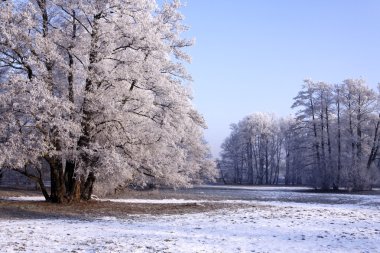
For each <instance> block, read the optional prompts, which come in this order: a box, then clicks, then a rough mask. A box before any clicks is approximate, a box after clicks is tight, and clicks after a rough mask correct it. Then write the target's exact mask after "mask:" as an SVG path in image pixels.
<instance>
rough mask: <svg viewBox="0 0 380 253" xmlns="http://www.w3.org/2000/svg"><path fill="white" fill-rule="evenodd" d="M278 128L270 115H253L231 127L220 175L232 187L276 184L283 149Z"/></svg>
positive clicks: (276, 121) (275, 120) (276, 120)
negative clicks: (223, 175)
mask: <svg viewBox="0 0 380 253" xmlns="http://www.w3.org/2000/svg"><path fill="white" fill-rule="evenodd" d="M280 124H281V123H280V121H279V120H278V119H277V118H275V116H274V115H273V114H268V113H254V114H252V115H249V116H247V117H245V118H244V119H243V120H241V121H240V122H239V123H238V124H236V125H232V126H233V127H232V132H231V134H230V136H229V137H227V138H226V139H225V141H224V143H223V144H222V153H221V160H220V162H219V164H220V168H221V170H222V173H224V174H226V175H227V176H228V175H229V176H228V178H229V179H230V181H231V179H233V180H232V182H233V183H248V184H276V183H278V178H279V172H280V166H281V161H282V145H283V135H282V134H281V131H280V128H281V126H280ZM232 171H233V173H232ZM232 175H233V176H232Z"/></svg>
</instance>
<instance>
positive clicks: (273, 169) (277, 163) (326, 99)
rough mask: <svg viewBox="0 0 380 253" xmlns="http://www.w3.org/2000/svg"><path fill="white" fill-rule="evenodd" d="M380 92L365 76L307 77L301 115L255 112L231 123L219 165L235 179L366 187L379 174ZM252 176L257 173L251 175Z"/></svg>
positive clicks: (298, 100) (299, 98)
mask: <svg viewBox="0 0 380 253" xmlns="http://www.w3.org/2000/svg"><path fill="white" fill-rule="evenodd" d="M378 99H379V94H378V93H377V92H375V91H374V90H372V89H370V88H368V86H366V85H365V83H364V81H363V80H353V79H348V80H345V81H343V82H342V83H341V84H339V85H331V84H327V83H324V82H313V81H311V80H305V82H304V85H303V86H302V90H301V91H300V92H299V93H298V95H297V96H296V97H295V98H294V104H293V105H292V108H295V109H297V112H296V117H294V118H287V119H276V118H275V117H274V116H273V115H269V114H253V115H251V116H248V117H246V118H245V119H243V120H242V121H241V122H239V124H237V125H232V133H231V135H230V136H229V137H228V138H227V139H226V140H225V142H224V143H223V145H222V154H221V160H220V161H219V167H220V168H221V170H222V174H223V173H224V174H225V175H226V178H227V179H228V180H229V181H230V182H233V183H242V182H244V183H250V184H273V183H277V182H278V177H279V175H282V176H283V177H284V181H285V183H286V184H307V185H311V186H314V187H316V188H320V189H325V190H327V189H339V188H340V187H344V188H347V189H352V190H364V189H369V188H371V185H372V184H373V183H374V182H375V181H376V180H378V179H379V176H378V175H379V164H378V162H377V161H378V149H379V134H380V133H379V126H380V118H379V112H380V110H379V104H378ZM252 175H254V177H253V178H255V179H253V180H252Z"/></svg>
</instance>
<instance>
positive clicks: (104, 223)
mask: <svg viewBox="0 0 380 253" xmlns="http://www.w3.org/2000/svg"><path fill="white" fill-rule="evenodd" d="M26 199H30V197H29V198H26ZM115 201H122V200H115ZM128 201H129V202H128ZM186 201H188V200H175V199H168V200H161V201H158V200H135V202H132V200H126V203H151V204H154V203H160V204H162V203H187V202H186ZM191 201H193V200H191ZM225 201H226V202H228V200H225ZM234 201H235V202H234ZM196 202H197V203H198V202H199V201H198V200H197V201H196ZM229 202H230V203H238V202H239V201H238V200H230V201H229ZM244 203H246V204H247V205H246V207H245V208H229V209H222V210H217V211H211V212H207V213H198V214H184V215H161V216H148V215H135V216H131V217H129V218H127V219H117V218H115V217H109V216H107V217H103V218H100V219H96V220H75V219H26V220H17V219H14V220H0V251H1V252H20V251H26V252H380V243H379V242H380V212H379V207H374V206H358V205H356V204H352V205H349V204H344V205H329V204H321V205H317V204H308V203H284V202H274V201H272V202H259V201H244Z"/></svg>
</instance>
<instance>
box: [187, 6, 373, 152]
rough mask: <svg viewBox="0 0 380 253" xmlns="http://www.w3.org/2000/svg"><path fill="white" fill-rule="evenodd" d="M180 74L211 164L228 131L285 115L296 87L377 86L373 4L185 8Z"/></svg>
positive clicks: (295, 92)
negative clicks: (247, 120) (249, 118)
mask: <svg viewBox="0 0 380 253" xmlns="http://www.w3.org/2000/svg"><path fill="white" fill-rule="evenodd" d="M186 5H187V6H186V7H185V8H182V13H183V14H184V15H185V17H186V19H185V23H186V24H187V25H189V26H190V31H189V32H188V33H187V34H186V36H188V37H194V38H195V39H196V44H195V46H194V47H192V48H191V49H190V50H189V52H190V54H191V56H192V58H193V62H192V64H191V65H190V66H189V67H188V70H189V72H190V73H191V74H192V76H193V78H194V83H193V85H192V86H193V89H194V97H195V99H194V104H195V107H196V108H197V109H198V110H199V111H200V113H202V114H203V116H204V117H205V119H206V121H207V124H208V130H206V132H205V137H206V140H207V141H208V142H209V144H210V146H211V149H212V153H213V155H214V157H217V156H218V154H219V151H220V145H221V143H222V142H223V140H224V138H225V137H227V136H228V135H229V133H230V129H229V125H230V124H231V123H236V122H238V121H239V120H240V119H242V118H243V117H244V116H246V115H248V114H250V113H253V112H258V111H263V112H274V113H276V114H278V115H280V116H286V115H288V114H290V113H292V111H291V109H290V106H291V104H292V98H293V97H294V96H295V95H296V94H297V92H298V91H299V90H300V88H301V85H302V80H303V79H305V78H311V79H313V80H315V81H326V82H330V83H338V82H340V81H342V80H343V79H346V78H359V77H362V78H364V79H365V80H367V82H368V85H369V86H370V87H376V84H377V83H378V82H380V69H379V67H380V65H379V61H380V1H379V0H372V1H371V0H286V1H285V0H277V1H276V0H261V1H255V0H187V3H186Z"/></svg>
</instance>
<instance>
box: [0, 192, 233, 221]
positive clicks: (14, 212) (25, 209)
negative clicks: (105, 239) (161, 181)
mask: <svg viewBox="0 0 380 253" xmlns="http://www.w3.org/2000/svg"><path fill="white" fill-rule="evenodd" d="M19 196H41V194H40V193H39V192H37V191H26V190H18V189H1V188H0V219H42V218H73V219H96V218H99V217H104V216H112V217H117V218H128V217H130V216H131V215H137V214H144V215H165V214H186V213H197V212H206V211H211V210H216V209H221V208H228V207H229V206H230V205H228V204H224V203H201V204H199V203H196V202H194V203H181V204H149V203H115V202H110V201H97V200H90V201H83V202H79V203H71V204H53V203H49V202H44V201H12V200H7V199H6V198H7V197H19ZM137 196H138V197H140V198H150V199H152V198H156V199H159V198H168V197H170V198H179V197H180V196H179V195H176V194H175V193H170V194H169V193H164V194H162V193H160V191H138V192H136V191H131V190H129V191H128V192H123V193H122V194H121V193H120V194H118V195H117V196H116V197H118V198H122V197H123V198H126V197H128V198H134V197H137Z"/></svg>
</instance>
